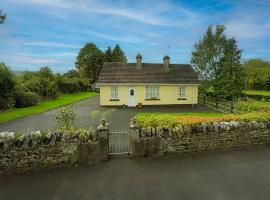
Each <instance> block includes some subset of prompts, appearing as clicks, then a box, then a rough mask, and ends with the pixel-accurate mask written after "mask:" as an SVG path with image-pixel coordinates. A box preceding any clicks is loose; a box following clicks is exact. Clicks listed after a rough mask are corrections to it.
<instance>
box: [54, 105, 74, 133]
mask: <svg viewBox="0 0 270 200" xmlns="http://www.w3.org/2000/svg"><path fill="white" fill-rule="evenodd" d="M75 118H76V113H75V112H74V111H73V110H72V108H70V107H62V108H60V109H59V111H58V114H57V117H56V120H57V123H58V126H59V128H60V129H70V128H71V127H72V126H73V125H74V121H75Z"/></svg>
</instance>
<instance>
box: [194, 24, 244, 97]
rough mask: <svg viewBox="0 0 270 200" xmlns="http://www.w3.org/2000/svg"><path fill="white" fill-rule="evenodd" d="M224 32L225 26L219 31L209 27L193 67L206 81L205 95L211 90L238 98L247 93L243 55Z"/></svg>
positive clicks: (204, 82) (197, 50)
mask: <svg viewBox="0 0 270 200" xmlns="http://www.w3.org/2000/svg"><path fill="white" fill-rule="evenodd" d="M224 32H225V27H224V26H222V25H217V26H216V30H215V31H213V28H212V26H209V27H208V29H207V31H206V33H205V35H204V37H203V39H202V40H200V41H199V42H198V43H196V44H195V46H194V47H195V51H193V52H192V58H191V63H192V64H193V66H194V68H195V71H196V72H197V73H198V76H199V79H200V80H201V81H202V92H206V91H207V90H208V89H209V88H210V87H211V88H212V89H213V92H214V94H215V95H224V96H238V95H239V94H240V93H241V91H242V89H243V68H242V66H241V64H240V60H241V52H242V51H241V50H240V49H238V47H237V43H236V40H235V39H234V38H229V39H228V38H227V37H226V35H225V33H224Z"/></svg>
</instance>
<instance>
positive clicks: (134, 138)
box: [129, 119, 141, 157]
mask: <svg viewBox="0 0 270 200" xmlns="http://www.w3.org/2000/svg"><path fill="white" fill-rule="evenodd" d="M139 141H140V126H139V125H138V124H137V122H136V120H135V119H133V120H132V121H130V126H129V153H130V157H136V156H138V154H140V153H139V152H138V150H139V149H140V148H138V147H139V145H138V144H139ZM139 156H141V155H139Z"/></svg>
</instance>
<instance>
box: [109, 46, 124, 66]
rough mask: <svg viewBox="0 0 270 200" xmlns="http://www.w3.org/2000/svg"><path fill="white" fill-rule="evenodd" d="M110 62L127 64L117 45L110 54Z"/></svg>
mask: <svg viewBox="0 0 270 200" xmlns="http://www.w3.org/2000/svg"><path fill="white" fill-rule="evenodd" d="M112 62H127V58H126V56H125V53H124V52H123V51H122V49H121V48H120V46H119V45H118V44H117V45H115V47H114V49H113V52H112Z"/></svg>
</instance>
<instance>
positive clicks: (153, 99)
mask: <svg viewBox="0 0 270 200" xmlns="http://www.w3.org/2000/svg"><path fill="white" fill-rule="evenodd" d="M159 100H160V99H158V98H152V99H145V101H159Z"/></svg>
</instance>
